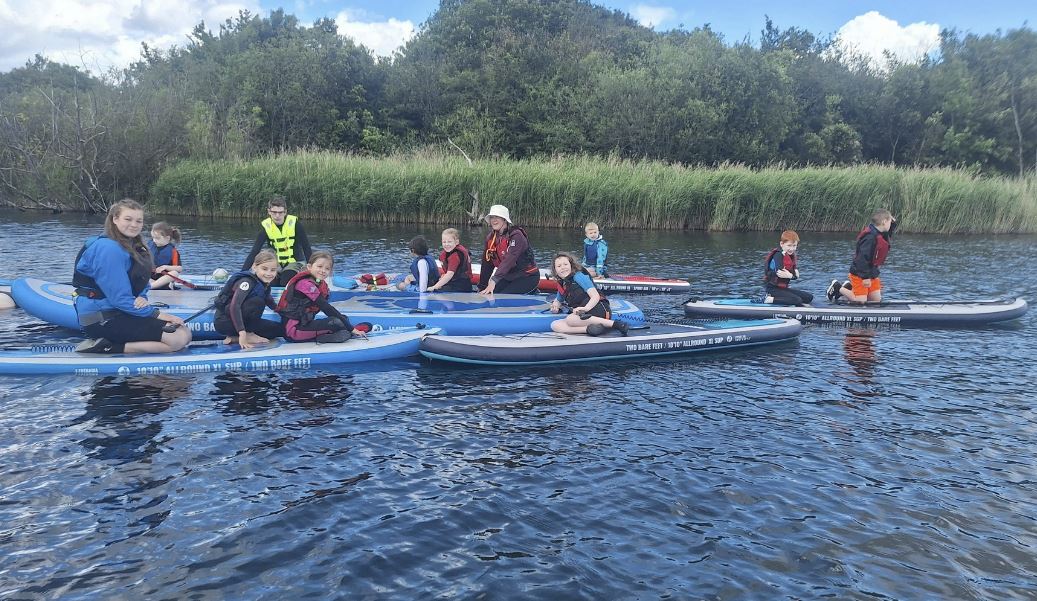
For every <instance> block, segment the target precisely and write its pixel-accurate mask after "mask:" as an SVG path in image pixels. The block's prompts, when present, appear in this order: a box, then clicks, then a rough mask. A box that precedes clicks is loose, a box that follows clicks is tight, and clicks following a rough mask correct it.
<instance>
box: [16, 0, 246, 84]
mask: <svg viewBox="0 0 1037 601" xmlns="http://www.w3.org/2000/svg"><path fill="white" fill-rule="evenodd" d="M240 10H249V11H251V12H253V13H259V12H260V7H259V1H258V0H240V1H234V0H230V1H222V0H42V1H41V0H0V23H2V24H3V25H2V26H0V71H7V70H9V69H12V68H14V67H19V66H21V65H24V64H25V62H26V61H28V60H30V59H31V58H32V57H33V55H35V54H37V53H38V54H42V55H44V56H46V57H48V58H50V59H51V60H55V61H60V62H65V63H69V64H73V65H80V66H85V67H86V68H88V69H90V71H92V72H94V73H100V72H103V71H105V70H107V69H108V68H109V67H112V66H114V67H117V68H121V67H125V66H127V65H128V64H129V63H131V62H133V61H134V60H136V59H137V58H139V57H140V45H141V43H142V42H145V43H147V44H148V45H149V46H151V47H153V48H161V49H166V48H169V47H170V46H172V45H174V44H175V45H181V46H182V45H184V44H186V43H187V38H186V34H187V33H189V32H190V31H191V30H192V29H193V28H194V26H195V25H197V24H198V23H199V22H200V21H204V22H205V25H206V27H208V28H210V29H216V28H217V27H218V25H219V24H220V23H222V22H223V21H224V20H226V19H228V18H234V17H236V16H237V14H238V11H240Z"/></svg>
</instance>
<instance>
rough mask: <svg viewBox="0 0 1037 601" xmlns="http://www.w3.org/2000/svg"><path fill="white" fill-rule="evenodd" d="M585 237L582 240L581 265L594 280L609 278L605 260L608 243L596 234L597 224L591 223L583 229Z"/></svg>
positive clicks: (607, 252)
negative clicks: (584, 266)
mask: <svg viewBox="0 0 1037 601" xmlns="http://www.w3.org/2000/svg"><path fill="white" fill-rule="evenodd" d="M583 233H585V234H587V237H586V238H585V239H584V240H583V264H584V265H586V266H587V271H588V272H590V274H591V275H592V276H594V277H596V278H607V277H609V274H608V271H609V268H608V265H607V264H606V260H607V259H608V254H609V245H608V242H605V239H604V238H602V237H601V234H600V233H598V224H597V223H594V222H593V221H592V222H590V223H588V224H587V225H586V226H584V228H583Z"/></svg>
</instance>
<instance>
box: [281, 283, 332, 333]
mask: <svg viewBox="0 0 1037 601" xmlns="http://www.w3.org/2000/svg"><path fill="white" fill-rule="evenodd" d="M304 279H309V280H312V281H314V282H316V281H317V278H315V277H313V276H312V275H310V272H309V271H300V272H299V273H297V274H295V276H293V277H292V279H290V280H288V284H287V285H286V286H285V287H284V292H282V293H281V298H280V299H279V300H278V301H277V313H278V314H279V315H280V316H281V317H282V318H284V319H294V320H296V321H301V322H309V321H310V320H312V319H313V316H314V315H316V314H317V313H318V312H320V307H319V306H318V305H317V303H315V302H314V301H312V300H310V298H309V297H308V296H306V295H305V294H299V293H296V291H295V288H296V286H298V284H299V282H300V281H302V280H304ZM317 289H318V290H319V291H320V295H321V296H322V297H324V298H325V299H326V298H328V282H327V281H324V280H322V281H321V282H320V283H319V284H317Z"/></svg>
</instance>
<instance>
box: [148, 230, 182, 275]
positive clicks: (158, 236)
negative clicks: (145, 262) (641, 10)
mask: <svg viewBox="0 0 1037 601" xmlns="http://www.w3.org/2000/svg"><path fill="white" fill-rule="evenodd" d="M181 239H182V238H181V236H180V230H179V229H177V228H175V227H173V226H171V225H169V224H168V223H166V222H165V221H159V222H158V223H156V224H155V225H153V226H151V242H148V250H149V251H151V259H152V261H154V263H155V271H154V272H153V273H152V274H151V287H152V288H158V289H160V290H169V289H171V288H173V278H171V277H169V276H170V274H172V275H175V276H178V275H180V272H181V271H183V269H184V267H183V265H182V264H181V262H180V251H179V250H177V248H176V245H177V244H180V240H181Z"/></svg>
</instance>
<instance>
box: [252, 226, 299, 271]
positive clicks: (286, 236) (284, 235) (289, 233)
mask: <svg viewBox="0 0 1037 601" xmlns="http://www.w3.org/2000/svg"><path fill="white" fill-rule="evenodd" d="M296 221H298V217H296V216H295V215H285V217H284V223H283V224H281V226H280V227H278V225H277V224H276V223H274V220H273V219H271V218H269V217H267V218H266V219H264V220H263V222H262V223H261V224H260V225H262V226H263V230H264V231H265V232H266V237H267V239H268V240H270V246H272V247H274V252H275V253H277V262H278V263H280V264H281V266H282V267H284V266H285V265H288V264H289V263H294V262H295V223H296Z"/></svg>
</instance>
